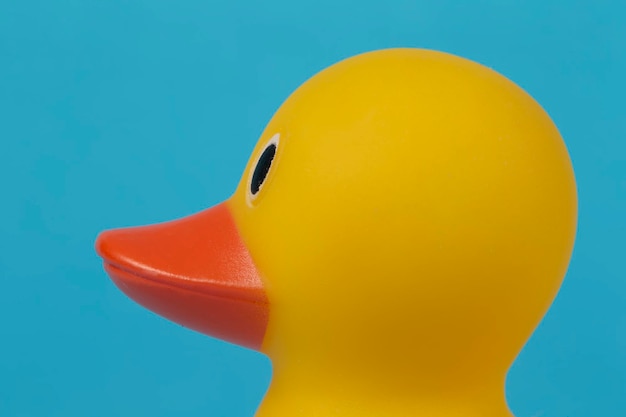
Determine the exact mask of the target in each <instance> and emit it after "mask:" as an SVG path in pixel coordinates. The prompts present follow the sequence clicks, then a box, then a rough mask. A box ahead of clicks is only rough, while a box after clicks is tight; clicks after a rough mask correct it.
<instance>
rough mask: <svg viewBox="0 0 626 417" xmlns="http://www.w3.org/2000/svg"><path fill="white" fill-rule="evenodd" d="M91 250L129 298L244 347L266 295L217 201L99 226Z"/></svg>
mask: <svg viewBox="0 0 626 417" xmlns="http://www.w3.org/2000/svg"><path fill="white" fill-rule="evenodd" d="M96 251H97V252H98V254H99V255H100V256H101V257H102V258H103V259H104V268H105V270H106V272H107V273H108V274H109V276H110V277H111V279H112V280H113V282H115V284H116V285H117V286H118V287H119V288H120V289H121V290H122V291H123V292H124V293H125V294H126V295H128V296H129V297H130V298H131V299H133V300H134V301H136V302H137V303H139V304H141V305H142V306H144V307H146V308H148V309H149V310H152V311H154V312H155V313H157V314H159V315H161V316H163V317H165V318H167V319H169V320H172V321H174V322H176V323H178V324H181V325H183V326H185V327H188V328H190V329H193V330H196V331H199V332H201V333H204V334H207V335H209V336H213V337H217V338H220V339H223V340H226V341H228V342H232V343H236V344H238V345H242V346H245V347H249V348H252V349H259V348H260V347H261V344H262V342H263V337H264V335H265V329H266V326H267V320H268V302H267V297H266V295H265V291H264V290H263V284H262V281H261V277H260V275H259V273H258V271H257V269H256V267H255V265H254V263H253V262H252V259H251V257H250V254H249V252H248V250H247V248H246V247H245V245H244V243H243V242H242V240H241V237H240V236H239V232H238V231H237V227H236V225H235V222H234V220H233V218H232V215H231V213H230V210H229V208H228V206H227V205H226V204H225V203H222V204H219V205H217V206H215V207H212V208H210V209H207V210H205V211H202V212H200V213H197V214H194V215H192V216H189V217H185V218H183V219H179V220H175V221H171V222H167V223H162V224H157V225H151V226H142V227H132V228H126V229H116V230H110V231H106V232H103V233H102V234H100V236H98V239H97V241H96Z"/></svg>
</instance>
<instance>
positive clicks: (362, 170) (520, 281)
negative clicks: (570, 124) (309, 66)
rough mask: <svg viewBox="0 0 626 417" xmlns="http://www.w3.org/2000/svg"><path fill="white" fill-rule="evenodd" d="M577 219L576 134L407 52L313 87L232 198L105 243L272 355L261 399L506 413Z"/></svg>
mask: <svg viewBox="0 0 626 417" xmlns="http://www.w3.org/2000/svg"><path fill="white" fill-rule="evenodd" d="M576 219H577V197H576V184H575V179H574V173H573V170H572V166H571V163H570V159H569V156H568V152H567V149H566V147H565V145H564V143H563V140H562V139H561V136H560V135H559V132H558V130H557V128H556V127H555V125H554V124H553V122H552V121H551V119H550V118H549V116H548V115H547V114H546V112H545V111H544V110H543V109H542V108H541V107H540V106H539V105H538V104H537V103H536V102H535V101H534V100H533V99H532V98H531V97H530V96H529V95H528V94H527V93H525V92H524V91H523V90H522V89H521V88H519V87H518V86H516V85H515V84H514V83H513V82H511V81H509V80H508V79H506V78H505V77H503V76H501V75H499V74H498V73H496V72H494V71H492V70H490V69H488V68H486V67H484V66H482V65H479V64H476V63H474V62H471V61H468V60H466V59H463V58H460V57H456V56H453V55H449V54H445V53H441V52H435V51H429V50H419V49H390V50H382V51H376V52H370V53H366V54H362V55H358V56H356V57H352V58H350V59H347V60H344V61H342V62H340V63H338V64H336V65H333V66H331V67H329V68H327V69H325V70H323V71H322V72H320V73H318V74H317V75H315V76H314V77H313V78H311V79H310V80H308V81H307V82H305V83H304V84H303V85H302V86H301V87H300V88H298V89H297V90H296V91H295V92H294V93H293V94H292V95H291V96H290V97H289V98H288V99H287V100H286V101H285V103H284V104H283V105H282V106H281V107H280V109H279V110H278V111H277V113H276V114H275V116H274V117H273V118H272V120H271V121H270V122H269V124H268V125H267V127H266V129H265V131H264V132H263V133H262V135H261V137H260V140H259V142H258V143H257V145H256V147H255V148H254V150H253V152H252V155H251V157H250V160H249V162H248V164H247V166H246V169H245V171H244V174H243V177H242V179H241V182H240V184H239V186H238V188H237V190H236V191H235V192H234V194H233V195H232V196H231V197H230V198H228V199H227V200H226V201H225V202H223V203H221V204H219V205H217V206H215V207H213V208H210V209H207V210H206V211H203V212H201V213H197V214H194V215H192V216H189V217H187V218H183V219H181V220H176V221H173V222H170V223H164V224H160V225H153V226H143V227H137V228H129V229H118V230H112V231H107V232H104V233H103V234H101V235H100V236H99V238H98V241H97V250H98V252H99V253H100V254H101V256H102V257H103V258H104V260H105V268H106V270H107V272H108V273H109V275H110V276H111V278H112V279H113V280H114V281H115V283H116V284H117V285H118V286H119V287H120V288H121V289H122V291H124V292H125V293H126V294H128V295H129V296H130V297H131V298H133V299H134V300H136V301H137V302H138V303H140V304H142V305H144V306H146V307H147V308H149V309H151V310H153V311H155V312H157V313H159V314H161V315H163V316H165V317H167V318H169V319H171V320H173V321H176V322H178V323H180V324H183V325H185V326H187V327H190V328H192V329H195V330H198V331H200V332H203V333H206V334H208V335H211V336H214V337H219V338H222V339H224V340H227V341H230V342H233V343H237V344H240V345H243V346H247V347H250V348H253V349H257V350H260V351H261V352H264V353H265V354H267V355H268V356H269V357H270V358H271V359H272V362H273V366H274V377H273V381H272V384H271V386H270V390H269V392H268V394H267V395H266V398H265V400H264V402H263V404H262V405H261V408H260V409H259V412H258V413H259V414H258V415H273V416H331V415H332V416H353V415H354V416H357V415H359V416H370V415H371V416H374V415H384V416H395V415H411V416H421V415H424V416H427V415H428V416H431V417H432V416H442V417H443V416H447V417H452V416H459V417H460V416H479V415H480V416H506V415H509V411H508V408H507V406H506V401H505V395H504V385H505V378H506V374H507V371H508V369H509V367H510V365H511V364H512V362H513V361H514V359H515V357H516V355H517V354H518V353H519V352H520V350H521V349H522V347H523V345H524V344H525V342H526V340H527V339H528V338H529V337H530V335H531V334H532V332H533V331H534V329H535V327H536V326H537V325H538V323H539V322H540V320H541V319H542V317H543V315H544V314H545V313H546V311H547V310H548V308H549V306H550V304H551V303H552V301H553V299H554V297H555V295H556V294H557V292H558V289H559V287H560V285H561V282H562V279H563V277H564V275H565V273H566V270H567V267H568V264H569V260H570V256H571V252H572V248H573V244H574V238H575V231H576V221H577V220H576Z"/></svg>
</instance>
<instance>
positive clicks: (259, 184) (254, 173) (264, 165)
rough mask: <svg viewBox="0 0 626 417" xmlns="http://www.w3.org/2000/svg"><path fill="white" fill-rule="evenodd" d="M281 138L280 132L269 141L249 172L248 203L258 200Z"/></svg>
mask: <svg viewBox="0 0 626 417" xmlns="http://www.w3.org/2000/svg"><path fill="white" fill-rule="evenodd" d="M279 139H280V133H276V134H275V135H274V136H272V137H271V139H270V140H269V141H267V143H266V144H265V146H264V147H263V150H262V151H261V152H259V154H258V155H257V157H256V159H255V161H254V164H252V169H250V171H249V172H248V184H247V187H246V196H247V200H248V205H252V202H253V201H254V200H256V198H257V196H258V195H259V193H260V192H261V190H262V189H263V184H265V181H266V180H267V177H268V175H269V172H270V169H271V168H272V165H273V164H274V161H275V159H276V154H277V152H278V142H279Z"/></svg>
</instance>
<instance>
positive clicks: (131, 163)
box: [0, 0, 626, 417]
mask: <svg viewBox="0 0 626 417" xmlns="http://www.w3.org/2000/svg"><path fill="white" fill-rule="evenodd" d="M624 21H626V6H625V5H624V3H623V2H620V1H617V0H616V1H591V0H590V1H567V2H565V1H562V2H556V1H551V2H550V1H538V0H537V1H527V2H521V1H519V2H515V1H495V0H494V1H472V2H469V1H468V2H460V1H431V2H425V1H408V0H406V1H385V2H383V1H380V2H376V1H344V2H337V1H335V0H318V1H306V2H305V1H300V2H293V1H280V0H267V1H263V2H254V1H226V0H220V1H198V0H189V1H184V2H173V1H162V0H143V1H141V0H133V1H121V0H116V1H113V0H109V1H85V0H83V1H79V0H56V1H27V0H26V1H17V0H16V1H8V2H7V1H6V0H5V1H2V2H1V3H0V145H1V146H0V192H1V194H0V195H1V197H0V202H1V204H0V219H1V222H0V280H1V284H2V286H1V290H0V325H1V326H0V416H7V417H30V416H45V417H53V416H64V417H67V416H81V417H82V416H119V417H124V416H136V415H146V416H148V415H149V416H155V417H156V416H251V415H252V413H253V411H254V410H255V408H256V406H257V403H258V402H259V401H260V400H261V398H262V396H263V394H264V392H265V389H266V387H267V385H268V382H269V380H270V377H271V366H270V363H269V361H268V360H267V359H265V358H264V357H263V356H261V355H259V354H257V353H254V352H251V351H247V350H244V349H240V348H237V347H233V346H231V345H228V344H226V343H222V342H220V341H217V340H212V339H210V338H207V337H203V336H201V335H198V334H195V333H192V332H191V331H188V330H185V329H183V328H181V327H179V326H176V325H174V324H171V323H169V322H167V321H165V320H163V319H161V318H158V317H156V316H154V315H153V314H152V313H150V312H148V311H146V310H144V309H142V308H141V307H139V306H137V305H135V304H134V303H133V302H131V301H130V300H128V299H127V298H126V297H125V296H124V295H123V294H122V293H121V292H120V291H118V290H117V289H116V288H115V287H114V286H113V284H112V283H111V282H110V281H109V280H108V278H107V277H106V275H105V273H104V272H103V270H102V268H101V264H100V261H99V259H98V258H97V257H96V255H95V253H94V250H93V241H94V238H95V237H96V234H97V233H98V232H99V231H100V230H102V229H106V228H111V227H117V226H127V225H134V224H141V223H150V222H156V221H162V220H167V219H171V218H176V217H179V216H182V215H185V214H189V213H191V212H194V211H197V210H200V209H202V208H205V207H207V206H209V205H212V204H214V203H217V202H218V201H220V200H222V199H223V198H225V197H227V196H228V195H229V194H230V193H231V191H232V190H233V189H234V187H235V185H236V183H237V181H238V180H239V176H240V174H241V172H242V169H243V167H244V164H245V162H246V160H247V158H248V154H249V152H250V150H251V149H252V146H253V144H254V143H255V142H256V139H257V138H258V135H259V134H260V132H261V130H262V128H263V127H264V125H265V123H266V122H267V120H268V119H269V118H270V117H271V115H272V114H273V112H274V110H275V109H276V108H277V107H278V106H279V104H280V103H281V102H282V100H283V99H284V98H286V96H287V95H288V94H289V93H290V92H291V91H292V90H293V89H294V88H296V87H297V86H298V85H299V84H300V83H301V82H303V81H304V80H305V79H306V78H308V77H309V76H311V75H313V74H314V73H315V72H317V71H318V70H320V69H322V68H323V67H325V66H327V65H330V64H332V63H334V62H336V61H337V60H340V59H342V58H345V57H347V56H350V55H353V54H356V53H359V52H364V51H367V50H371V49H378V48H385V47H392V46H416V47H427V48H433V49H440V50H444V51H448V52H452V53H456V54H459V55H462V56H465V57H468V58H471V59H474V60H477V61H479V62H482V63H484V64H486V65H489V66H491V67H493V68H495V69H496V70H498V71H500V72H501V73H503V74H505V75H506V76H508V77H510V78H511V79H513V80H514V81H516V82H517V83H519V84H520V85H521V86H522V87H524V88H525V89H526V90H528V91H529V92H530V93H531V94H532V95H533V96H535V98H536V99H537V100H538V101H539V102H541V103H542V105H543V106H544V107H545V108H546V109H547V110H548V112H549V113H550V114H551V115H552V117H553V118H554V120H555V122H556V123H557V125H558V126H559V127H560V129H561V131H562V134H563V136H564V138H565V140H566V142H567V145H568V147H569V149H570V152H571V156H572V159H573V162H574V166H575V169H576V173H577V178H578V185H579V192H580V228H579V235H578V241H577V246H576V250H575V254H574V258H573V261H572V264H571V268H570V271H569V273H568V276H567V279H566V282H565V284H564V286H563V289H562V292H561V293H560V295H559V297H558V299H557V301H556V302H555V304H554V306H553V308H552V310H551V311H550V313H549V314H548V316H547V317H546V320H545V321H544V322H543V323H542V324H541V326H540V327H539V329H538V331H537V332H536V334H535V335H534V336H533V338H532V339H531V341H530V342H529V344H528V345H527V346H526V348H525V349H524V351H523V353H522V354H521V356H520V357H519V359H518V360H517V361H516V363H515V365H514V367H513V368H512V370H511V373H510V376H509V381H508V385H507V391H508V398H509V402H510V405H511V408H512V410H513V411H514V412H515V413H516V414H517V416H518V417H522V416H524V417H539V416H541V417H549V416H554V417H590V416H601V415H605V416H623V415H626V282H625V279H624V278H625V277H626V268H625V266H624V253H625V249H626V243H625V238H624V236H625V232H626V221H625V217H626V141H625V135H626V118H625V116H624V115H625V113H624V109H625V104H624V97H625V94H626V83H625V82H624V74H626V54H625V53H624V51H625V50H626V25H624ZM364 366H367V364H364Z"/></svg>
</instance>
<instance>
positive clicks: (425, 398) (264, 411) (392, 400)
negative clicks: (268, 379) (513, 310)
mask: <svg viewBox="0 0 626 417" xmlns="http://www.w3.org/2000/svg"><path fill="white" fill-rule="evenodd" d="M292 365H295V364H292ZM299 365H300V366H289V367H282V366H280V364H276V363H275V364H274V375H273V378H272V383H271V385H270V388H269V390H268V392H267V394H266V396H265V398H264V400H263V402H262V404H261V406H260V408H259V410H258V411H257V414H256V416H255V417H287V416H290V417H313V416H315V417H325V416H337V417H352V416H354V417H356V416H360V417H368V416H372V417H373V416H385V417H392V416H412V417H513V414H512V413H511V412H510V411H509V408H508V406H507V404H506V400H505V394H504V378H501V380H500V379H499V378H498V379H499V380H497V381H496V380H494V381H473V383H472V382H469V381H468V382H467V383H466V384H458V383H448V384H444V385H441V384H439V383H436V384H434V385H433V384H432V383H429V381H427V380H423V381H419V380H414V379H413V378H406V375H405V374H402V373H401V374H397V373H396V374H395V375H393V376H392V375H389V374H388V375H379V374H378V373H377V374H375V375H372V374H370V375H369V376H365V375H363V373H364V372H363V373H361V374H360V375H354V374H351V373H345V370H344V369H342V367H341V366H337V367H334V368H326V369H324V367H316V366H303V364H302V363H300V364H299ZM367 368H368V365H367V364H364V365H363V371H366V370H367Z"/></svg>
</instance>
